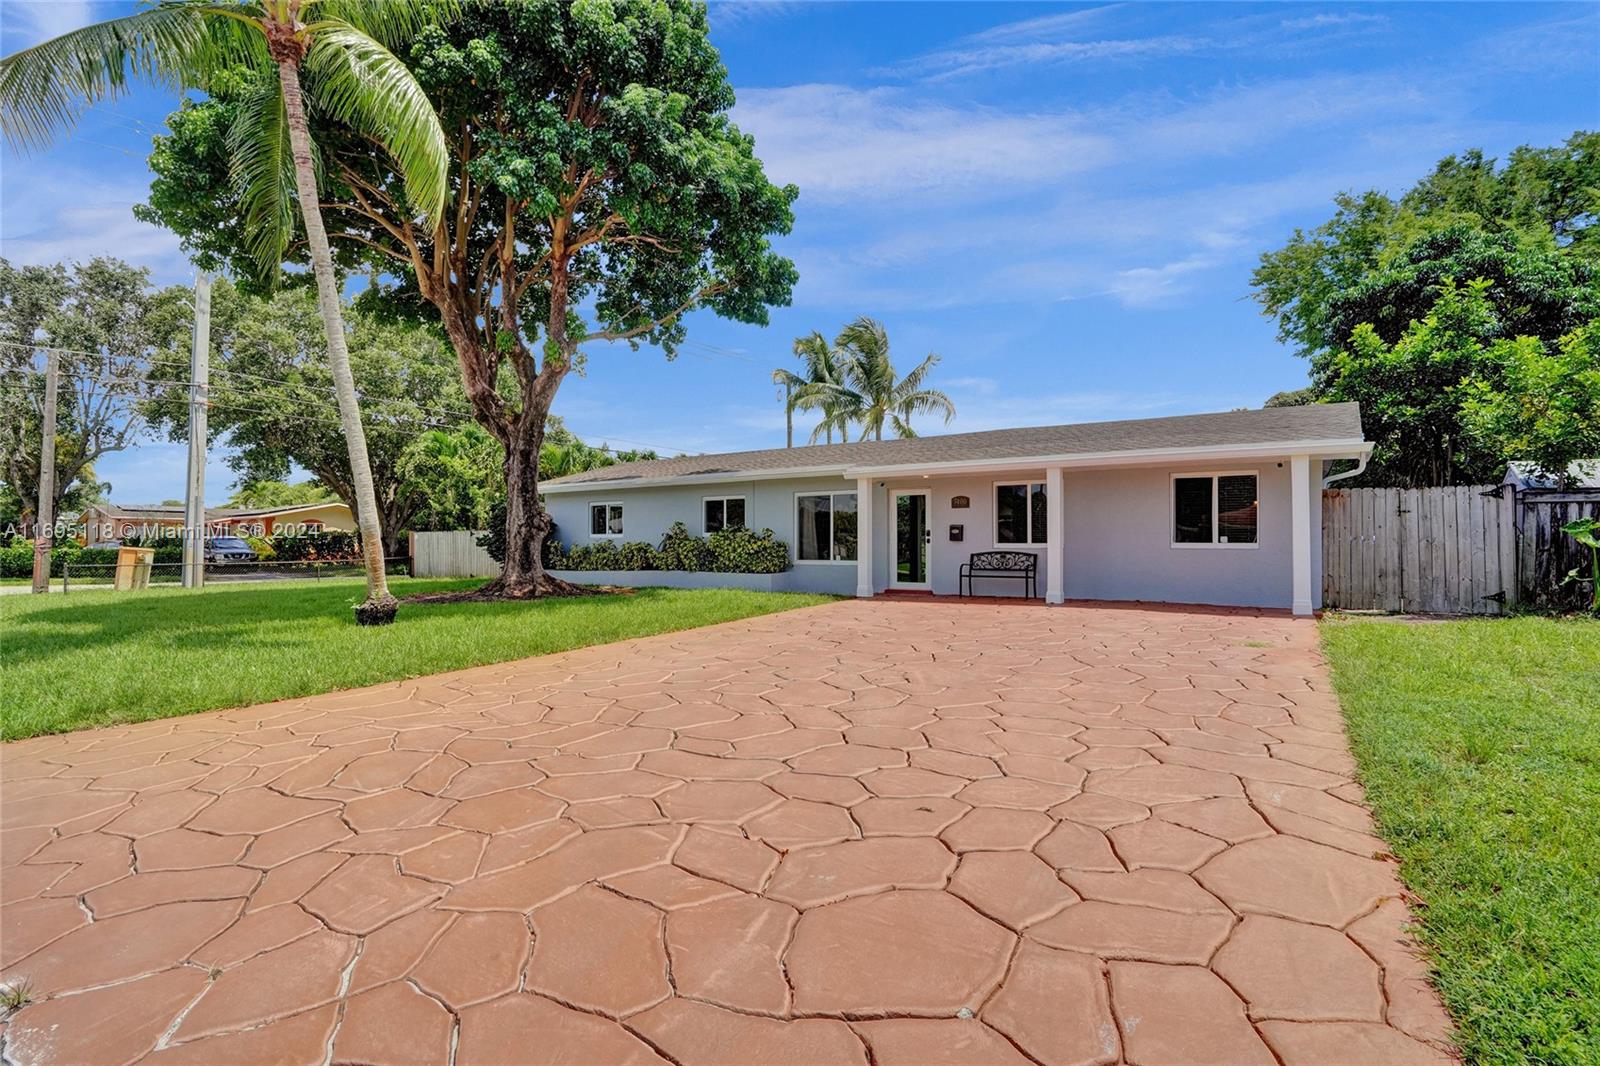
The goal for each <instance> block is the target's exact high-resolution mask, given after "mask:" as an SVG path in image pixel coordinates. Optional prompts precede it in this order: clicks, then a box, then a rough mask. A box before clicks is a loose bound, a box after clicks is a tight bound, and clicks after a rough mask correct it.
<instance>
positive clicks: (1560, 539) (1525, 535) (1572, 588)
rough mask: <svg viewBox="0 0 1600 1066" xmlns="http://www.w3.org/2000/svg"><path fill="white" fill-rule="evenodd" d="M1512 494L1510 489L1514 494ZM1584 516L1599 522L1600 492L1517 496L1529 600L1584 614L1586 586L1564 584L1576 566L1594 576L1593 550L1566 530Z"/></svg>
mask: <svg viewBox="0 0 1600 1066" xmlns="http://www.w3.org/2000/svg"><path fill="white" fill-rule="evenodd" d="M1510 494H1511V490H1510V489H1509V488H1508V489H1507V490H1506V495H1508V496H1509V495H1510ZM1580 518H1595V519H1600V489H1577V490H1575V491H1572V492H1563V491H1561V490H1559V489H1523V490H1522V491H1520V492H1518V493H1517V534H1518V537H1517V543H1518V546H1519V548H1520V559H1519V560H1518V566H1517V577H1518V586H1519V588H1520V589H1521V592H1522V598H1523V600H1524V602H1526V603H1530V604H1533V605H1535V606H1538V607H1556V608H1561V609H1564V610H1574V611H1575V610H1581V609H1582V608H1583V607H1584V606H1586V605H1587V604H1588V603H1589V595H1590V593H1589V586H1588V584H1587V582H1571V583H1567V584H1563V581H1564V580H1565V578H1566V576H1567V573H1568V572H1569V571H1571V570H1572V569H1573V568H1574V567H1577V568H1580V569H1579V572H1580V573H1582V574H1585V575H1587V574H1588V573H1589V549H1588V548H1585V547H1584V546H1583V545H1581V544H1579V543H1578V542H1577V541H1576V540H1574V539H1573V538H1572V537H1570V536H1568V535H1567V534H1565V533H1563V532H1561V527H1562V526H1564V525H1566V524H1567V523H1568V522H1576V521H1578V520H1579V519H1580Z"/></svg>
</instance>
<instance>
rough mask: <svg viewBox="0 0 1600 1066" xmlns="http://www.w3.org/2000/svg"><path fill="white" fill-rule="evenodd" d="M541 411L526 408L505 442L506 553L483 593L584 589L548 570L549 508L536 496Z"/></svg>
mask: <svg viewBox="0 0 1600 1066" xmlns="http://www.w3.org/2000/svg"><path fill="white" fill-rule="evenodd" d="M544 425H545V417H544V415H543V414H541V413H539V412H536V411H529V412H527V413H525V414H524V415H523V417H522V418H521V419H519V421H518V424H516V425H513V426H512V429H511V440H510V443H509V444H507V445H506V462H505V470H506V559H505V563H504V565H503V566H502V567H501V569H500V576H499V577H497V578H495V579H494V580H493V581H491V582H489V584H487V585H485V586H484V587H483V589H482V590H481V595H484V596H494V597H504V598H506V599H531V598H533V597H535V596H574V595H580V594H582V592H583V590H582V589H581V588H579V587H578V586H577V585H573V584H571V583H570V582H566V581H562V580H561V579H560V578H558V577H555V576H553V575H551V574H550V573H548V572H546V570H545V568H544V542H545V538H546V537H548V536H549V535H550V531H551V529H552V524H551V522H550V514H549V512H548V511H546V510H545V509H544V504H543V503H541V502H540V500H539V450H540V448H542V447H543V446H544Z"/></svg>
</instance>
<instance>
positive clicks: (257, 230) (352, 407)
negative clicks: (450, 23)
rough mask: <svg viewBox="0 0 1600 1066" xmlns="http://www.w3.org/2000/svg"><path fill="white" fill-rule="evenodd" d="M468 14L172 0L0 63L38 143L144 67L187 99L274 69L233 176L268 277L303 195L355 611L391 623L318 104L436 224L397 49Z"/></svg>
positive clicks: (421, 119) (245, 121)
mask: <svg viewBox="0 0 1600 1066" xmlns="http://www.w3.org/2000/svg"><path fill="white" fill-rule="evenodd" d="M454 10H455V3H454V0H160V2H159V3H158V4H157V5H156V6H154V7H152V8H150V9H148V10H145V11H140V12H138V13H137V14H134V15H129V16H126V17H124V18H118V19H111V20H109V21H106V22H98V23H95V24H93V25H90V26H85V27H84V28H82V29H79V30H74V31H72V32H71V33H67V34H63V35H62V36H60V37H56V38H54V39H53V40H49V41H45V42H44V43H43V44H39V45H35V46H34V47H32V48H28V49H25V50H23V51H21V52H18V53H16V54H15V55H11V56H7V57H5V58H4V59H0V126H3V127H4V131H5V135H6V137H7V138H8V139H9V140H10V141H11V142H12V143H13V144H15V145H17V146H19V147H24V148H26V147H43V146H45V145H47V144H48V143H49V141H50V139H51V137H52V135H53V134H54V133H55V132H56V130H57V129H58V128H71V126H72V125H73V124H74V123H75V122H76V121H77V118H78V114H79V112H80V110H81V109H82V108H83V107H84V106H86V105H88V104H92V103H95V102H97V101H99V100H104V99H109V98H112V97H115V96H118V95H121V94H122V93H123V92H124V91H126V89H127V83H128V75H129V74H130V73H131V74H133V75H136V76H140V77H144V78H146V79H148V80H151V81H154V82H156V83H158V84H160V85H164V86H168V87H171V88H173V89H175V90H177V91H180V92H181V91H185V90H188V89H199V90H202V91H203V90H205V89H206V87H207V85H208V84H210V82H211V81H212V79H213V78H215V77H216V76H218V75H220V74H223V73H229V74H234V73H236V72H237V71H239V70H240V69H241V68H244V69H247V70H254V71H256V72H258V73H259V74H260V75H261V91H260V92H259V93H258V94H257V95H256V96H255V97H254V98H253V99H252V100H251V101H250V105H249V106H247V107H245V108H243V109H242V110H241V112H240V115H239V118H238V119H237V121H236V122H235V124H234V126H233V128H232V129H230V130H229V131H228V150H229V152H230V153H231V154H232V157H233V160H232V172H233V180H234V182H235V183H236V185H237V187H238V189H239V193H240V199H241V203H242V204H243V205H244V215H245V220H246V222H247V223H248V226H249V229H250V232H251V248H250V251H251V253H252V255H253V258H254V259H255V260H256V263H257V266H258V268H259V269H260V270H261V271H262V272H263V274H264V275H267V276H276V273H277V271H278V269H279V268H280V267H281V265H282V263H283V260H284V256H285V253H286V252H287V250H288V248H289V244H290V241H291V239H292V238H293V236H294V229H295V226H294V215H293V208H292V206H291V204H292V203H293V202H294V201H295V200H296V199H298V201H299V208H300V217H301V221H302V222H303V224H304V227H305V237H306V243H307V246H308V248H309V251H310V253H311V268H312V272H313V273H314V274H315V275H316V282H317V304H318V307H319V309H320V310H321V312H322V327H323V331H324V332H325V333H326V334H327V342H328V362H329V365H330V368H331V370H332V372H333V382H334V389H335V392H336V395H337V396H338V401H339V420H340V423H341V425H342V426H343V429H344V436H345V441H346V443H347V445H348V447H349V451H350V472H351V475H352V478H353V481H354V486H355V491H356V511H357V516H356V517H357V522H358V524H359V526H360V529H361V540H362V545H363V551H362V555H363V558H364V559H365V561H366V568H367V600H366V602H365V603H363V604H362V605H361V606H359V607H357V608H356V619H357V620H358V621H360V622H363V623H370V624H381V623H384V622H388V621H392V620H393V618H394V614H395V610H396V608H397V604H396V602H395V599H394V597H393V596H391V595H390V594H389V588H388V583H387V581H386V580H385V577H384V559H383V533H382V530H381V528H380V526H379V520H378V504H377V497H376V494H375V493H374V491H373V485H372V470H371V465H370V463H369V462H368V459H367V439H366V434H365V432H364V430H363V429H362V425H361V411H360V408H359V406H358V404H357V399H356V388H355V378H354V377H353V376H352V374H351V372H350V353H349V349H348V347H347V345H346V340H345V330H344V321H343V317H342V315H341V313H340V306H339V279H338V277H337V276H336V275H335V273H334V268H333V257H332V255H331V254H330V252H329V250H328V235H327V231H326V230H325V229H324V227H323V224H322V212H321V210H320V209H319V207H318V205H317V178H316V163H315V160H314V155H313V148H312V144H311V134H310V130H309V127H308V124H307V120H306V101H307V98H308V96H309V98H310V99H311V101H312V102H313V103H314V105H315V107H316V109H317V112H318V114H319V115H321V116H324V117H326V118H328V119H330V120H332V121H334V122H337V123H340V124H343V125H347V126H349V127H351V128H352V129H354V130H355V131H356V132H357V133H359V134H361V135H363V136H365V137H367V138H369V139H371V140H372V141H374V142H375V143H377V144H379V145H382V146H383V148H384V149H385V150H386V151H388V152H389V154H390V155H392V156H393V157H394V159H395V162H396V163H397V164H398V165H399V170H400V173H401V174H402V175H403V176H404V178H405V184H406V196H407V198H408V200H409V202H410V205H411V207H412V208H413V209H414V210H415V212H416V214H417V215H419V216H422V217H425V218H426V219H427V220H428V225H429V226H430V227H431V226H432V225H433V224H434V222H435V221H436V220H437V219H438V218H439V216H440V214H441V213H442V212H443V210H444V200H445V195H446V192H447V185H448V176H449V155H448V153H447V150H446V147H445V141H444V133H443V131H442V130H441V129H440V128H439V119H438V116H437V115H435V114H434V111H433V107H432V105H431V104H430V103H429V102H428V98H427V96H426V95H425V94H424V93H423V91H422V87H421V86H420V85H418V84H417V81H416V79H415V78H414V77H412V75H411V72H410V71H409V70H407V69H406V67H405V65H404V64H403V63H401V62H400V60H398V59H397V58H395V56H394V54H393V53H392V52H390V50H389V49H390V47H393V46H396V45H397V44H398V43H399V42H401V41H404V40H406V39H408V38H409V37H411V36H412V35H414V34H415V33H416V32H417V31H418V30H419V29H421V28H422V27H423V26H425V25H428V24H429V23H431V22H434V21H436V20H439V19H442V18H445V17H448V16H450V15H452V14H453V12H454ZM308 19H309V20H310V21H307V20H308ZM302 74H304V76H305V80H304V82H303V83H302V81H301V75H302Z"/></svg>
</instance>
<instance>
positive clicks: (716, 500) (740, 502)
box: [705, 496, 744, 533]
mask: <svg viewBox="0 0 1600 1066" xmlns="http://www.w3.org/2000/svg"><path fill="white" fill-rule="evenodd" d="M743 528H744V497H743V496H708V497H706V500H705V530H706V532H707V533H720V532H721V531H722V530H724V529H743Z"/></svg>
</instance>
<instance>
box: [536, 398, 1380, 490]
mask: <svg viewBox="0 0 1600 1066" xmlns="http://www.w3.org/2000/svg"><path fill="white" fill-rule="evenodd" d="M1360 439H1361V410H1360V408H1359V406H1358V405H1356V404H1353V403H1327V404H1310V405H1307V406H1304V407H1269V408H1265V409H1262V410H1257V411H1225V412H1221V413H1219V414H1206V415H1175V416H1171V417H1167V418H1136V419H1126V420H1123V421H1120V422H1080V423H1075V424H1071V425H1064V426H1037V427H1032V428H1026V429H996V430H989V431H987V432H983V433H949V434H944V435H942V436H928V437H912V438H909V439H906V440H884V441H861V442H859V443H854V444H817V445H810V446H808V447H803V448H767V449H764V450H762V451H753V452H725V453H723V454H720V455H686V456H680V457H678V458H676V459H647V460H643V461H641V462H634V463H618V464H616V465H615V466H607V467H601V468H599V469H596V470H586V471H584V472H582V473H579V474H569V475H567V476H566V477H562V478H555V479H552V480H550V481H547V482H545V485H546V486H547V487H551V486H559V485H610V484H617V483H626V482H637V481H647V480H649V481H653V480H656V479H660V478H680V477H704V476H709V475H715V474H728V475H730V476H737V475H740V474H768V475H770V474H781V473H782V472H784V471H786V470H795V471H814V470H818V469H830V468H838V469H841V470H842V469H846V468H849V467H872V468H886V467H892V466H911V465H920V464H924V463H960V462H983V461H993V460H1004V459H1018V460H1026V459H1033V458H1042V457H1046V456H1049V457H1064V456H1071V455H1100V454H1104V453H1110V452H1136V451H1146V450H1151V449H1160V448H1196V449H1199V448H1215V447H1226V446H1230V445H1234V446H1248V445H1253V444H1261V445H1273V444H1278V443H1289V442H1291V441H1359V440H1360Z"/></svg>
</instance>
